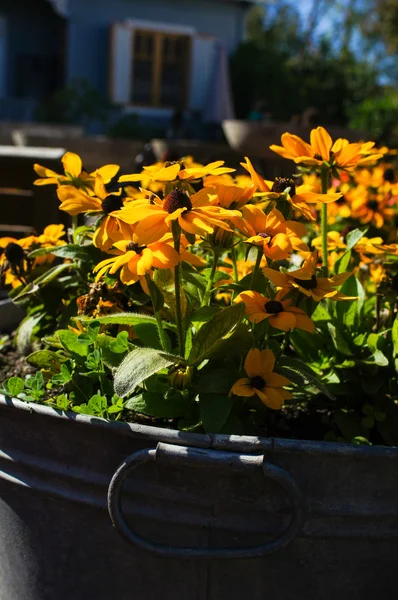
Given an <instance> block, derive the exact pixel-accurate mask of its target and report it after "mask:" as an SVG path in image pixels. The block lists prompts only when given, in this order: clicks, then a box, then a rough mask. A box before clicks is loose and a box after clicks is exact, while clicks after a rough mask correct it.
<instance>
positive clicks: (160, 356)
mask: <svg viewBox="0 0 398 600" xmlns="http://www.w3.org/2000/svg"><path fill="white" fill-rule="evenodd" d="M180 361H182V358H181V357H179V356H174V355H173V354H166V352H160V351H159V350H156V349H154V348H137V349H136V350H133V351H132V352H130V354H128V355H127V356H126V358H125V359H124V360H123V362H122V363H121V365H120V366H119V368H118V369H117V371H116V374H115V381H114V387H115V392H116V394H117V395H118V396H119V397H120V398H124V397H125V396H128V395H129V394H132V393H133V391H134V390H135V388H136V387H137V386H138V385H139V384H140V383H142V382H143V381H145V380H146V379H148V377H150V376H151V375H154V374H155V373H157V372H158V371H161V370H162V369H166V368H167V367H169V366H170V365H172V364H174V363H178V362H180Z"/></svg>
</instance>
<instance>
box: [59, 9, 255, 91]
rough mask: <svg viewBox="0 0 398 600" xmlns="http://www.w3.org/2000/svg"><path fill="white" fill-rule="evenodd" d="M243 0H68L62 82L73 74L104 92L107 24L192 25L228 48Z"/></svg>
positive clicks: (237, 35) (233, 43)
mask: <svg viewBox="0 0 398 600" xmlns="http://www.w3.org/2000/svg"><path fill="white" fill-rule="evenodd" d="M246 12H247V5H245V4H244V3H241V2H237V1H233V0H232V1H225V0H145V1H143V0H102V1H100V0H69V23H68V48H69V50H68V60H67V70H66V74H67V75H66V76H67V81H70V80H72V79H74V78H77V77H82V78H85V79H88V80H89V82H90V83H91V84H92V85H93V86H95V87H96V88H97V89H99V90H101V92H103V93H105V94H106V93H107V91H108V64H109V31H110V25H111V24H112V23H114V22H116V21H123V20H125V19H143V20H148V21H151V20H152V21H157V22H163V23H169V24H174V25H188V26H191V27H194V28H195V29H196V30H197V32H198V33H207V34H209V35H214V36H216V37H217V38H219V39H221V40H223V41H224V42H225V44H226V46H227V48H228V51H229V52H232V51H233V50H234V49H235V48H236V47H237V46H238V45H239V43H240V41H241V40H242V39H243V35H244V22H245V15H246Z"/></svg>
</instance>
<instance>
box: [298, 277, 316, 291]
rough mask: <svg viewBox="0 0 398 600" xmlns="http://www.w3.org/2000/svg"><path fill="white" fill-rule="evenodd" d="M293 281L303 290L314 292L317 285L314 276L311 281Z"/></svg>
mask: <svg viewBox="0 0 398 600" xmlns="http://www.w3.org/2000/svg"><path fill="white" fill-rule="evenodd" d="M294 281H295V282H296V283H298V285H299V286H301V287H302V288H304V289H305V290H314V289H315V288H316V286H317V285H318V283H317V280H316V277H315V275H313V276H312V277H311V279H295V280H294Z"/></svg>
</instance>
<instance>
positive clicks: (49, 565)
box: [0, 398, 398, 600]
mask: <svg viewBox="0 0 398 600" xmlns="http://www.w3.org/2000/svg"><path fill="white" fill-rule="evenodd" d="M0 422H1V428H0V449H1V452H0V600H71V599H73V600H88V599H89V598H95V599H96V600H108V599H109V600H110V599H112V600H114V599H115V600H130V599H133V598H134V599H135V600H160V599H164V600H169V599H171V598H173V599H174V598H178V599H179V600H226V599H228V600H235V599H236V600H245V599H246V598H250V599H251V600H260V599H261V600H264V599H265V598H267V600H293V599H294V600H300V599H301V598H303V599H306V600H307V599H311V600H312V599H314V600H336V598H339V600H346V599H347V600H356V599H358V600H359V599H361V600H370V599H372V600H373V599H374V598H376V597H381V598H383V600H389V599H391V600H396V598H397V591H396V590H397V583H396V571H395V568H396V564H397V560H398V542H397V539H398V448H384V447H358V446H353V445H345V444H332V443H322V442H319V443H318V442H299V441H292V440H283V439H265V438H254V437H238V436H223V435H214V436H211V435H199V434H187V433H182V432H178V431H171V430H165V429H157V428H153V427H147V426H142V425H137V424H127V423H108V422H107V421H104V420H102V419H98V418H94V417H86V416H83V415H76V414H74V413H60V412H57V411H54V410H52V409H49V408H47V407H43V406H39V405H29V404H26V403H23V402H20V401H18V400H13V401H10V400H6V399H4V398H2V399H1V398H0ZM110 484H111V485H110ZM108 488H109V491H108ZM107 497H108V498H107ZM111 518H112V519H113V522H114V525H113V524H112V521H111Z"/></svg>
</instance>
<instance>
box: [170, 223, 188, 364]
mask: <svg viewBox="0 0 398 600" xmlns="http://www.w3.org/2000/svg"><path fill="white" fill-rule="evenodd" d="M171 231H172V233H173V240H174V249H175V250H176V252H178V254H179V253H180V241H181V228H180V225H179V223H178V221H173V223H172V229H171ZM174 291H175V297H176V325H177V338H178V351H179V353H180V356H182V357H184V354H185V340H184V330H183V327H182V310H181V264H180V263H178V264H177V265H176V266H175V267H174Z"/></svg>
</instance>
